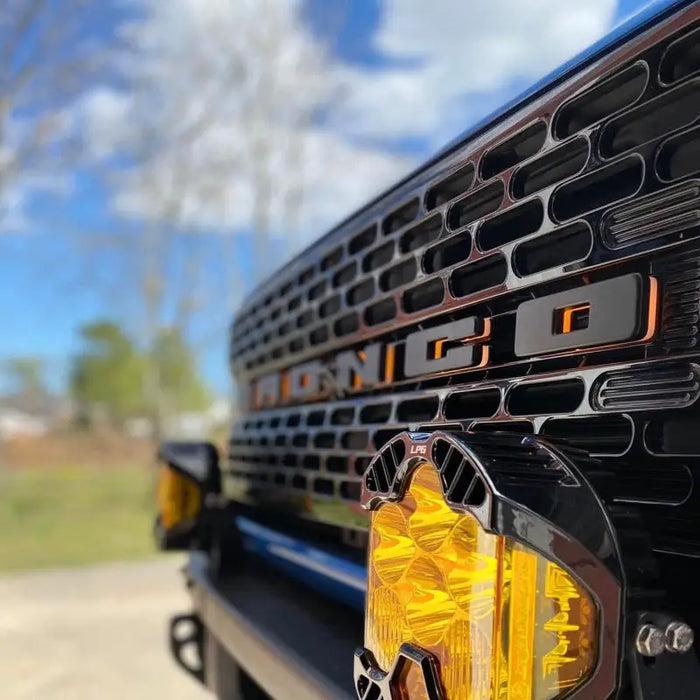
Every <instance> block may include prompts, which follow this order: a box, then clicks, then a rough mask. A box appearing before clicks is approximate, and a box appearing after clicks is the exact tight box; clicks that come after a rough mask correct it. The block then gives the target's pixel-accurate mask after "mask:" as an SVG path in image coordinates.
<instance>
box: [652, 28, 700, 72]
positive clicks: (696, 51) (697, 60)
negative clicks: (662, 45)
mask: <svg viewBox="0 0 700 700" xmlns="http://www.w3.org/2000/svg"><path fill="white" fill-rule="evenodd" d="M698 71H700V29H696V30H695V31H693V32H689V33H688V34H685V35H684V36H682V37H681V38H680V39H676V41H674V42H672V43H671V44H670V45H669V47H668V48H667V49H666V52H665V53H664V56H663V58H662V59H661V65H660V66H659V78H660V79H661V82H663V83H666V84H668V83H675V82H676V81H678V80H683V79H684V78H689V77H691V76H693V75H695V74H696V73H697V72H698Z"/></svg>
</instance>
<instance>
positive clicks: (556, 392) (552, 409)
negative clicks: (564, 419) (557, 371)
mask: <svg viewBox="0 0 700 700" xmlns="http://www.w3.org/2000/svg"><path fill="white" fill-rule="evenodd" d="M585 393H586V388H585V385H584V383H583V382H582V381H581V380H580V379H577V378H574V379H563V380H560V381H555V382H538V383H536V384H519V385H516V386H515V387H513V388H512V389H511V390H510V392H508V395H507V396H506V409H507V411H508V413H510V415H511V416H532V415H537V414H541V413H573V412H574V411H576V409H577V408H578V407H579V406H580V405H581V402H582V401H583V398H584V396H585Z"/></svg>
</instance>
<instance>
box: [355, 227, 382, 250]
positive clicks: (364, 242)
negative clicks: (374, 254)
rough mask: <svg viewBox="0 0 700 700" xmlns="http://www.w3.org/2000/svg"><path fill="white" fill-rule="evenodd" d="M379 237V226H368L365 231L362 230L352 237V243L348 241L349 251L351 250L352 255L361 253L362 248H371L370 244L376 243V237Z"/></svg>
mask: <svg viewBox="0 0 700 700" xmlns="http://www.w3.org/2000/svg"><path fill="white" fill-rule="evenodd" d="M376 237H377V227H376V226H375V225H373V226H370V227H369V228H366V229H365V230H364V231H361V232H360V233H358V234H357V235H356V236H354V237H353V238H351V239H350V243H348V251H349V252H350V255H355V254H356V253H359V252H360V251H361V250H364V249H365V248H369V246H371V245H372V243H374V239H375V238H376Z"/></svg>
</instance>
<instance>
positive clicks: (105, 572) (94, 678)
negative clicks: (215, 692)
mask: <svg viewBox="0 0 700 700" xmlns="http://www.w3.org/2000/svg"><path fill="white" fill-rule="evenodd" d="M181 565H182V560H181V559H179V558H176V559H173V558H164V559H158V560H153V561H146V562H137V563H116V564H102V565H97V566H92V567H88V568H80V569H66V570H61V571H43V572H36V573H34V572H32V573H21V574H16V575H11V576H5V577H2V578H0V696H2V698H7V699H8V700H23V699H24V698H31V699H32V700H34V699H35V698H46V699H47V700H54V699H56V700H64V699H65V700H84V699H87V700H92V699H93V698H94V699H95V700H112V699H113V698H114V699H115V700H139V699H141V698H143V699H144V700H146V699H148V700H158V699H159V698H164V699H167V700H205V699H206V698H211V697H212V696H210V695H209V694H208V693H206V692H205V691H204V690H203V689H201V687H200V686H199V685H198V684H197V683H196V681H194V680H192V679H190V678H189V677H188V676H187V675H186V674H185V673H184V672H183V671H180V670H179V668H178V667H177V666H175V664H174V662H172V661H171V660H170V657H169V652H168V650H167V643H166V625H167V621H168V618H169V616H170V615H172V614H174V613H178V612H184V611H187V610H188V609H189V604H188V598H187V594H186V592H185V590H184V587H183V585H182V577H181V576H180V575H179V573H178V568H179V567H180V566H181Z"/></svg>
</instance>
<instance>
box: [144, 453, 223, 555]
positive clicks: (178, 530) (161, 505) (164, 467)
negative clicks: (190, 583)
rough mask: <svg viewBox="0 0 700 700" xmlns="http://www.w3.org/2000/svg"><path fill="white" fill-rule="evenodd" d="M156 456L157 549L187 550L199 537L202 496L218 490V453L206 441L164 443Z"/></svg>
mask: <svg viewBox="0 0 700 700" xmlns="http://www.w3.org/2000/svg"><path fill="white" fill-rule="evenodd" d="M158 457H159V461H160V466H159V471H158V483H157V492H156V504H157V517H156V525H155V535H156V540H157V542H158V546H159V547H160V548H161V549H189V548H190V547H191V546H192V545H193V544H195V543H196V542H197V541H198V539H199V538H200V536H201V520H202V514H203V512H204V501H205V497H206V495H207V494H210V493H219V492H220V490H221V474H220V471H219V459H218V453H217V451H216V448H215V447H214V446H213V445H212V444H210V443H207V442H164V443H163V444H162V445H161V446H160V449H159V452H158Z"/></svg>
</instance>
